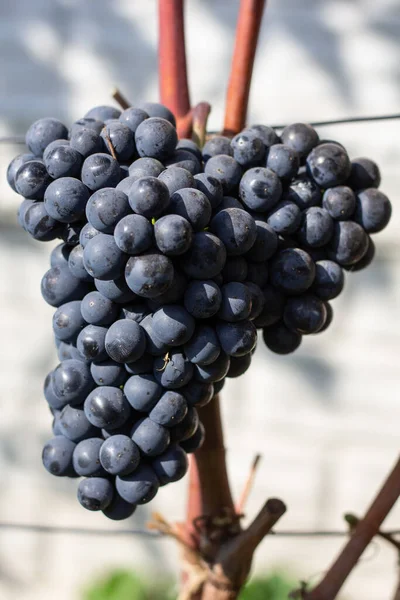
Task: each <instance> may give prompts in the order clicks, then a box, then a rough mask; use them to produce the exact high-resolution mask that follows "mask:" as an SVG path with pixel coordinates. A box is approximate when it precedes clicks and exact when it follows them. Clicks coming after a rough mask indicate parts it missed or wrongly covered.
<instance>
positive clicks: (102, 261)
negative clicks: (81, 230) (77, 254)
mask: <svg viewBox="0 0 400 600" xmlns="http://www.w3.org/2000/svg"><path fill="white" fill-rule="evenodd" d="M125 263H126V254H124V253H123V252H121V250H120V249H119V248H118V246H117V244H116V243H115V240H114V236H112V235H109V234H106V233H99V234H98V235H96V236H95V237H93V238H92V239H91V240H89V241H88V242H87V244H86V246H85V248H84V250H83V264H84V265H85V268H86V270H87V272H88V273H89V274H90V275H91V276H92V277H95V278H96V279H105V280H107V281H108V280H111V279H116V278H118V277H119V276H120V275H121V274H122V273H123V271H124V267H125Z"/></svg>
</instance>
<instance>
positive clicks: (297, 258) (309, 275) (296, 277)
mask: <svg viewBox="0 0 400 600" xmlns="http://www.w3.org/2000/svg"><path fill="white" fill-rule="evenodd" d="M314 277H315V264H314V262H313V260H312V259H311V257H310V255H309V254H307V252H304V250H301V249H300V248H288V249H286V250H282V251H281V252H278V254H277V255H276V257H275V258H274V259H273V261H272V263H271V269H270V278H271V283H272V285H274V286H275V287H277V288H278V289H280V290H281V291H283V292H285V293H286V294H301V293H302V292H305V291H306V290H308V288H309V287H310V286H311V284H312V282H313V281H314Z"/></svg>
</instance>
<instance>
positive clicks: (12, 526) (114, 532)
mask: <svg viewBox="0 0 400 600" xmlns="http://www.w3.org/2000/svg"><path fill="white" fill-rule="evenodd" d="M1 529H3V530H14V531H27V532H31V533H56V534H57V533H62V534H70V535H89V536H91V535H93V536H132V535H140V536H146V537H152V538H160V537H163V534H161V533H155V532H151V531H148V530H147V529H91V528H88V527H60V526H57V525H35V524H29V523H12V522H10V523H7V522H0V530H1ZM271 533H272V535H273V537H345V536H348V535H349V532H348V531H345V530H326V531H324V530H320V531H317V530H315V531H314V530H286V531H285V530H284V531H273V532H271ZM385 533H387V534H389V535H392V536H394V535H400V530H393V531H387V532H385Z"/></svg>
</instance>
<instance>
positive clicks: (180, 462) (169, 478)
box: [151, 445, 189, 485]
mask: <svg viewBox="0 0 400 600" xmlns="http://www.w3.org/2000/svg"><path fill="white" fill-rule="evenodd" d="M151 466H152V468H153V469H154V472H155V474H156V475H157V477H158V480H159V482H160V485H167V483H172V482H173V481H179V479H182V477H184V476H185V475H186V473H187V470H188V468H189V461H188V459H187V456H186V452H185V451H184V450H183V449H182V448H181V447H180V446H178V445H173V446H170V447H169V448H168V450H166V452H164V453H163V454H161V455H160V456H157V457H156V458H155V459H154V460H152V462H151Z"/></svg>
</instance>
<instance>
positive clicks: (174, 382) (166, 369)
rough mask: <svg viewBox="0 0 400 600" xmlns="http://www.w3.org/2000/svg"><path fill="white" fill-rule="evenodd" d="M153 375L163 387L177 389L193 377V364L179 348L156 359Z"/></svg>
mask: <svg viewBox="0 0 400 600" xmlns="http://www.w3.org/2000/svg"><path fill="white" fill-rule="evenodd" d="M153 375H154V377H155V379H156V381H158V383H159V384H160V385H162V386H163V387H165V388H167V389H168V390H176V389H179V388H181V387H183V386H184V385H186V384H187V383H189V381H190V380H191V379H192V377H193V365H192V363H191V362H189V361H188V360H187V358H186V356H185V355H184V354H183V353H182V352H180V351H179V349H178V350H175V351H172V352H168V354H166V355H165V356H164V357H161V356H159V357H157V358H156V359H155V360H154V367H153Z"/></svg>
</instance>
